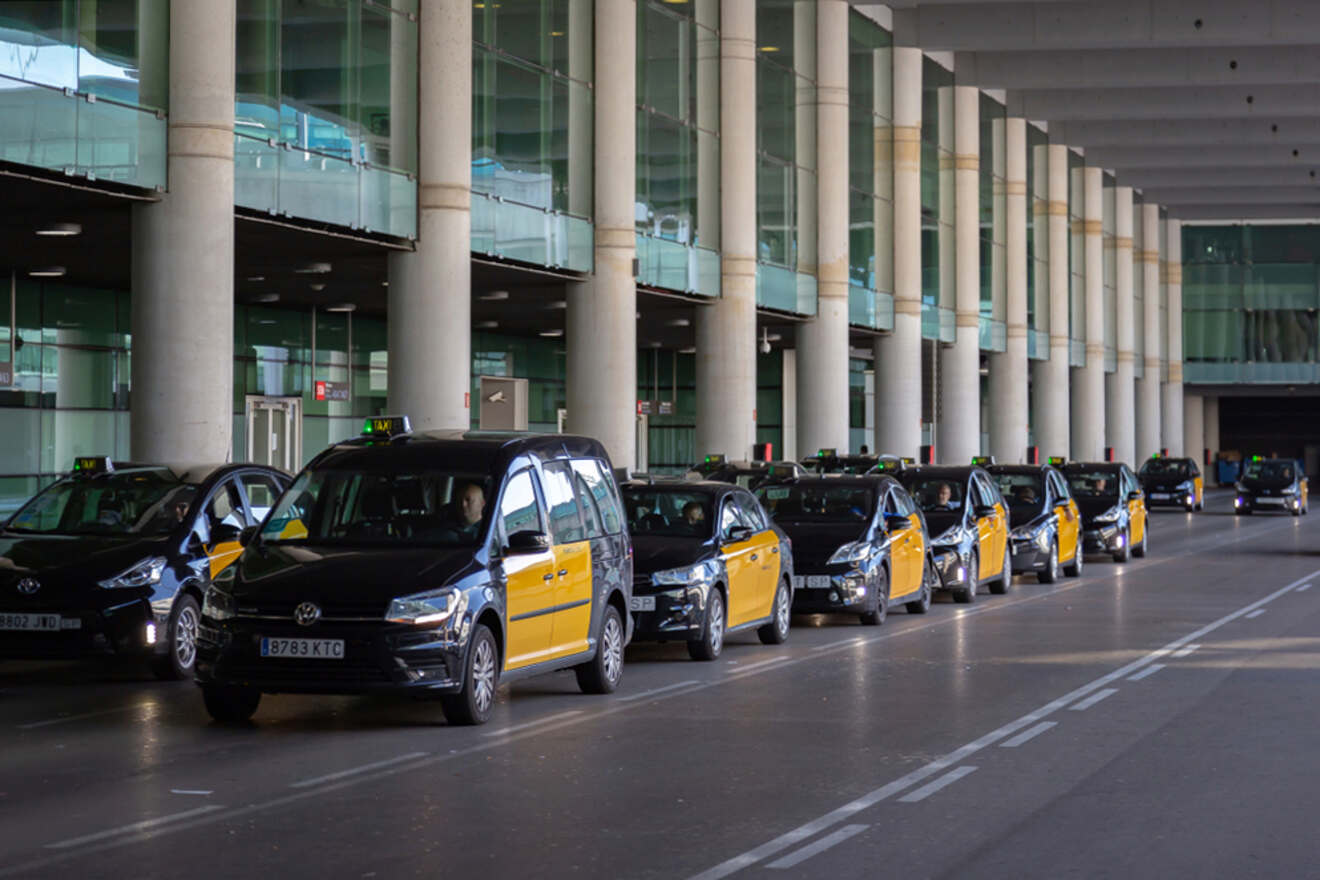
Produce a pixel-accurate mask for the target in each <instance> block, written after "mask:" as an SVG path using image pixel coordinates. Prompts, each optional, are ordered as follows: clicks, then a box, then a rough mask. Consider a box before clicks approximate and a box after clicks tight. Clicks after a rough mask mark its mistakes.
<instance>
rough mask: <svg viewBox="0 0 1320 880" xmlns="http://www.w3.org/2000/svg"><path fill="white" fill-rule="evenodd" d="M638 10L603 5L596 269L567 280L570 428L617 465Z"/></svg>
mask: <svg viewBox="0 0 1320 880" xmlns="http://www.w3.org/2000/svg"><path fill="white" fill-rule="evenodd" d="M636 41H637V4H636V3H635V2H634V0H597V3H596V43H595V45H596V74H595V75H596V89H595V92H596V112H595V119H596V126H595V143H596V186H595V193H596V202H595V208H596V210H595V218H596V253H595V258H596V271H595V274H593V275H592V277H591V278H590V279H588V280H587V281H584V282H583V283H581V284H570V285H569V289H568V313H567V315H566V319H565V320H566V324H567V330H568V333H567V340H568V369H567V377H566V378H567V389H566V390H567V402H568V427H569V430H570V431H572V432H573V433H575V434H584V435H586V436H588V437H595V438H597V439H598V440H600V441H601V442H602V443H604V444H605V448H606V450H608V451H609V454H610V459H611V460H612V461H613V462H614V465H615V466H616V467H633V466H634V465H635V463H636V457H637V415H636V405H637V404H636V401H637V282H636V280H635V279H634V277H633V268H632V267H633V257H635V256H636V254H637V247H636V238H635V233H634V228H633V224H634V203H635V198H636V180H637V167H636V162H637V143H636V138H637V135H636V131H637V129H636V125H637V75H636V70H637V66H636V65H637V56H636Z"/></svg>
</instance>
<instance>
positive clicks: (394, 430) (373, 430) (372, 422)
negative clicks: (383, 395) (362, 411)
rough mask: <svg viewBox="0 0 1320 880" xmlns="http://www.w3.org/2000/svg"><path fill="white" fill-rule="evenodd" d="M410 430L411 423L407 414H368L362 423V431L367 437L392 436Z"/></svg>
mask: <svg viewBox="0 0 1320 880" xmlns="http://www.w3.org/2000/svg"><path fill="white" fill-rule="evenodd" d="M410 431H412V423H411V422H409V421H408V417H407V416H368V417H367V420H366V422H364V423H363V425H362V433H363V434H364V435H366V436H368V437H393V436H395V435H396V434H407V433H409V432H410Z"/></svg>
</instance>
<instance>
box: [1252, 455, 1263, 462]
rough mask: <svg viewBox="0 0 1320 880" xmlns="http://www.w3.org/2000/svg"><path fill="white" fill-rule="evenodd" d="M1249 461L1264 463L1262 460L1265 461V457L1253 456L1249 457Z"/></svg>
mask: <svg viewBox="0 0 1320 880" xmlns="http://www.w3.org/2000/svg"><path fill="white" fill-rule="evenodd" d="M1251 460H1252V461H1264V460H1265V456H1263V455H1253V456H1252V457H1251Z"/></svg>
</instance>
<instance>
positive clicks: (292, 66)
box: [279, 0, 359, 216]
mask: <svg viewBox="0 0 1320 880" xmlns="http://www.w3.org/2000/svg"><path fill="white" fill-rule="evenodd" d="M358 9H359V7H358V6H357V5H356V4H350V3H348V2H347V0H283V2H282V4H281V7H280V13H281V17H280V55H279V58H280V91H281V93H282V100H283V102H282V104H281V106H280V135H281V140H283V141H285V142H287V143H291V144H295V145H297V146H300V147H304V148H306V149H311V150H316V151H317V152H321V153H327V154H329V155H332V156H338V157H341V158H345V159H347V158H352V157H354V156H355V155H356V150H355V144H354V139H353V135H354V133H355V129H356V127H355V126H353V125H352V122H353V120H355V119H357V118H358V112H357V107H356V105H355V100H354V93H355V91H356V89H355V88H354V78H355V76H356V72H357V59H358V44H357V40H356V38H355V37H356V35H355V33H354V32H355V31H356V30H357V29H358V26H359V21H358V15H357V11H358ZM313 216H315V215H313Z"/></svg>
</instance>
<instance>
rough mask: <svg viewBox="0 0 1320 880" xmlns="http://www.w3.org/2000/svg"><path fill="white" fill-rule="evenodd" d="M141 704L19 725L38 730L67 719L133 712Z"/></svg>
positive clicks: (20, 727)
mask: <svg viewBox="0 0 1320 880" xmlns="http://www.w3.org/2000/svg"><path fill="white" fill-rule="evenodd" d="M141 708H142V707H141V706H120V707H118V708H117V709H102V710H100V711H99V712H83V713H82V714H81V715H61V716H60V717H59V718H47V719H46V720H45V721H33V722H32V723H31V724H20V725H18V729H19V730H36V729H37V728H38V727H50V726H51V725H52V724H64V723H65V722H66V721H82V720H83V719H84V718H99V717H100V716H102V715H115V714H118V713H120V712H132V711H133V710H134V709H141Z"/></svg>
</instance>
